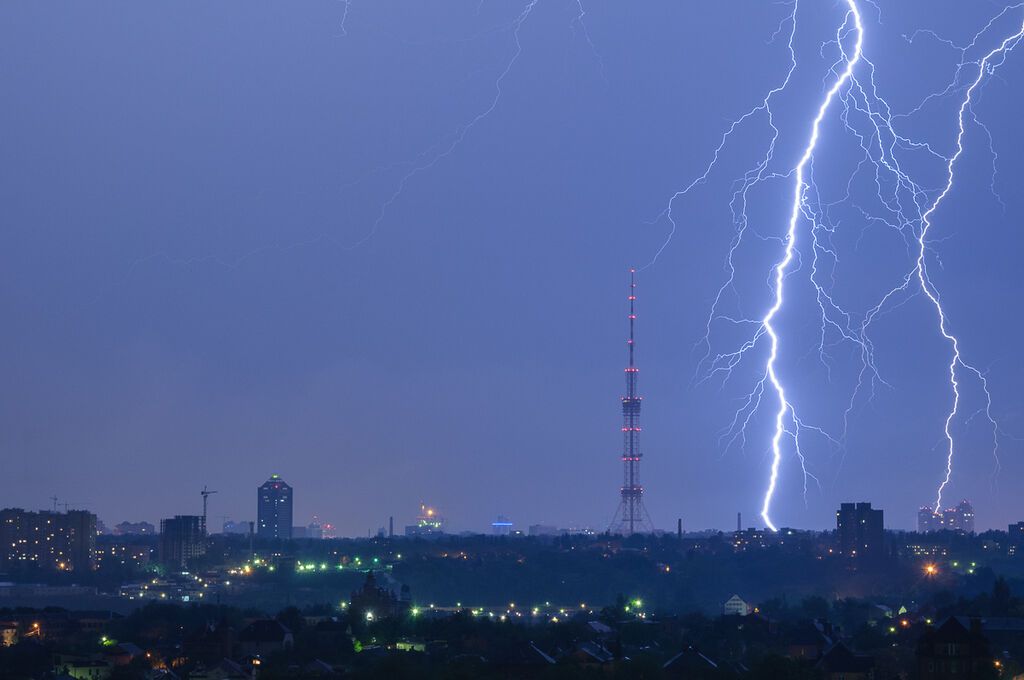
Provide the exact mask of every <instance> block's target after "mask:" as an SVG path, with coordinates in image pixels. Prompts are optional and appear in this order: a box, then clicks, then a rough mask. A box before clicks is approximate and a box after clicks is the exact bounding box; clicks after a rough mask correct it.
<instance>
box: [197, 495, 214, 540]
mask: <svg viewBox="0 0 1024 680" xmlns="http://www.w3.org/2000/svg"><path fill="white" fill-rule="evenodd" d="M199 493H200V494H201V495H202V497H203V533H208V532H207V531H206V504H207V502H208V501H209V499H210V496H212V495H213V494H215V493H217V492H216V491H210V490H209V489H207V488H206V485H205V484H204V485H203V490H202V491H200V492H199Z"/></svg>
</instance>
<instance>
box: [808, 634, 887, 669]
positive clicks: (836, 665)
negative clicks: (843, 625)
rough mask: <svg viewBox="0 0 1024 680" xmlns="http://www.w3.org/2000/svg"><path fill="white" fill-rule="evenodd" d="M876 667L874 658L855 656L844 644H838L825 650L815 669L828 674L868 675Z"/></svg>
mask: <svg viewBox="0 0 1024 680" xmlns="http://www.w3.org/2000/svg"><path fill="white" fill-rule="evenodd" d="M874 667H875V660H874V658H872V657H870V656H864V655H861V654H854V653H853V651H852V650H851V649H850V648H849V647H847V646H846V645H844V644H843V643H842V642H837V643H835V644H834V645H832V646H831V647H829V648H828V649H827V650H825V653H824V654H822V656H821V659H819V660H818V663H817V664H816V665H815V668H817V669H819V670H823V671H825V672H826V673H867V672H868V671H870V670H871V669H872V668H874Z"/></svg>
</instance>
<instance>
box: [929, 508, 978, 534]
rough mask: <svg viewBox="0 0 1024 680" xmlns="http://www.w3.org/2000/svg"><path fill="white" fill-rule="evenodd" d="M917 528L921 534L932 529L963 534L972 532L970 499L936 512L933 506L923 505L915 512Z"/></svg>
mask: <svg viewBox="0 0 1024 680" xmlns="http://www.w3.org/2000/svg"><path fill="white" fill-rule="evenodd" d="M917 530H918V531H919V532H920V533H922V534H927V533H931V532H933V531H958V532H961V533H965V534H973V533H974V506H973V505H971V503H970V501H966V500H965V501H960V504H959V505H957V506H956V507H953V508H946V509H945V510H943V511H941V512H936V511H935V509H934V508H931V507H929V506H925V507H923V508H921V509H920V510H919V511H918V512H917Z"/></svg>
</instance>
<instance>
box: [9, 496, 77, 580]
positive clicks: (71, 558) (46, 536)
mask: <svg viewBox="0 0 1024 680" xmlns="http://www.w3.org/2000/svg"><path fill="white" fill-rule="evenodd" d="M0 546H3V548H4V549H3V550H2V551H0V566H3V567H4V568H5V569H10V568H15V567H17V566H19V565H24V566H36V567H40V568H42V569H45V570H53V571H88V570H90V569H92V568H93V567H94V566H95V561H94V560H95V550H96V515H94V514H92V513H91V512H86V511H85V510H67V511H65V512H56V511H53V512H50V511H48V510H42V511H39V512H29V511H26V510H22V509H21V508H7V509H4V510H0Z"/></svg>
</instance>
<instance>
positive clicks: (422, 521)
mask: <svg viewBox="0 0 1024 680" xmlns="http://www.w3.org/2000/svg"><path fill="white" fill-rule="evenodd" d="M443 533H444V517H442V516H441V515H440V513H438V511H437V509H436V508H432V507H430V506H428V505H426V504H424V503H421V504H420V514H419V516H417V517H416V524H410V525H409V526H407V527H405V535H406V536H438V535H440V534H443Z"/></svg>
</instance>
